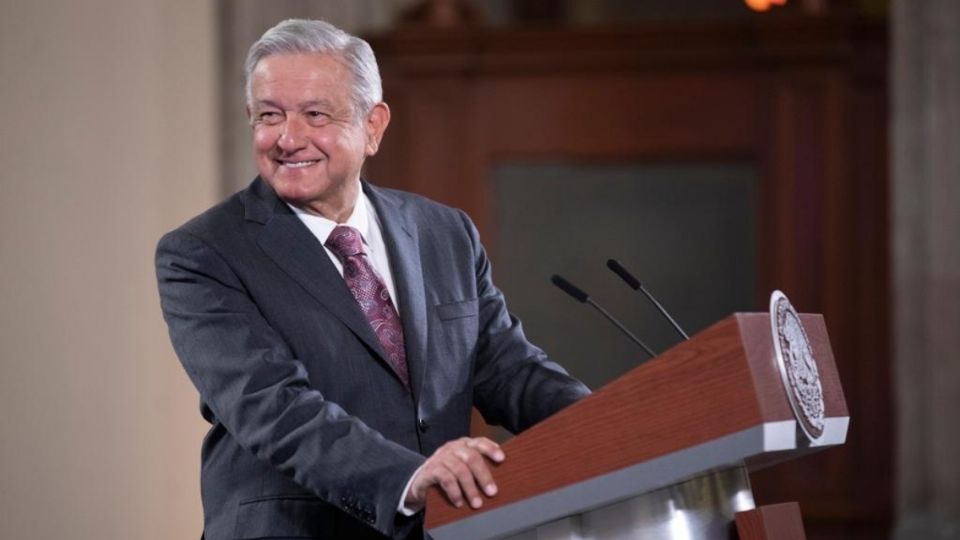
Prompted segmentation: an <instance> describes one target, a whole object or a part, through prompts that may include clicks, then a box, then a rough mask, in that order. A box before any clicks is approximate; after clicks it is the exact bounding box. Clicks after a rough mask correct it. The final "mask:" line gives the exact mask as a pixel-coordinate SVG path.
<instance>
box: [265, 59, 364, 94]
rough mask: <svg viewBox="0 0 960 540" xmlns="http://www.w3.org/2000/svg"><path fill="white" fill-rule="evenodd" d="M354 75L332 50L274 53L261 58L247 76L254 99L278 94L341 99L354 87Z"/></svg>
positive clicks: (350, 92)
mask: <svg viewBox="0 0 960 540" xmlns="http://www.w3.org/2000/svg"><path fill="white" fill-rule="evenodd" d="M353 83H354V80H353V75H352V73H351V72H350V70H349V69H348V68H347V66H346V65H345V64H344V62H343V60H342V59H341V58H340V57H338V56H335V55H331V54H316V53H308V54H302V53H297V54H275V55H271V56H267V57H264V58H262V59H261V60H260V61H259V62H258V63H257V65H256V66H255V67H254V69H253V72H252V73H251V76H250V90H251V96H250V97H251V98H252V100H253V101H259V100H262V99H271V96H272V99H276V98H279V97H285V98H295V97H296V98H299V99H311V100H327V101H340V100H341V99H349V98H350V96H351V94H352V91H353Z"/></svg>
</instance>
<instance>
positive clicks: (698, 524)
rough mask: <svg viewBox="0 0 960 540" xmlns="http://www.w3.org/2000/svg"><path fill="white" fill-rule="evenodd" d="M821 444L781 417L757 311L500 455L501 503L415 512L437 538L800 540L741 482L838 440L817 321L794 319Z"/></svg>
mask: <svg viewBox="0 0 960 540" xmlns="http://www.w3.org/2000/svg"><path fill="white" fill-rule="evenodd" d="M799 319H800V321H801V322H802V326H803V329H804V330H805V333H806V337H807V339H808V341H809V344H810V348H811V349H812V352H813V357H814V358H815V361H816V367H817V370H818V372H819V378H820V384H821V387H822V399H823V413H824V414H823V424H822V434H821V435H820V436H819V437H817V438H815V439H813V440H811V438H808V437H807V435H805V434H804V432H803V431H802V430H801V429H800V423H799V420H798V418H799V417H797V416H795V415H794V412H793V409H792V408H791V403H790V398H789V395H788V391H789V390H788V389H787V388H786V387H785V383H784V378H783V377H784V375H782V373H781V369H780V367H779V366H778V364H777V361H776V346H777V345H776V343H775V340H774V337H773V335H774V334H773V332H772V330H771V319H770V316H769V315H768V314H766V313H739V314H734V315H731V316H729V317H727V318H725V319H723V320H721V321H719V322H717V323H716V324H714V325H713V326H711V327H709V328H707V329H705V330H703V331H702V332H700V333H698V334H697V335H695V336H693V337H691V339H690V340H689V341H685V342H683V343H681V344H679V345H677V346H675V347H673V348H672V349H670V350H669V351H667V352H665V353H664V354H662V355H660V356H658V357H657V358H655V359H654V360H652V361H649V362H647V363H644V364H642V365H640V366H638V367H637V368H635V369H633V370H631V371H630V372H628V373H627V374H626V375H623V376H622V377H620V378H619V379H617V380H615V381H613V382H611V383H609V384H607V385H606V386H604V387H603V388H601V389H599V390H598V391H596V392H595V393H593V394H592V395H591V396H589V397H587V398H585V399H583V400H581V401H580V402H578V403H576V404H574V405H572V406H570V407H568V408H567V409H564V410H563V411H561V412H559V413H557V414H556V415H554V416H552V417H550V418H548V419H547V420H545V421H543V422H541V423H540V424H537V425H536V426H534V427H533V428H531V429H529V430H527V431H525V432H524V433H522V434H520V435H518V436H517V437H515V438H513V439H511V440H510V441H508V442H506V443H505V444H504V445H503V449H504V452H505V453H506V455H507V459H506V461H505V462H504V463H503V464H502V465H499V466H496V469H495V471H494V475H495V477H496V479H497V484H498V486H499V488H500V489H499V494H498V495H497V496H496V497H493V498H492V499H487V500H486V501H485V503H484V506H483V508H481V509H480V510H471V509H469V508H467V507H466V506H464V507H463V508H459V509H458V508H455V507H453V506H452V505H451V504H449V503H448V502H447V500H446V498H445V497H444V496H443V495H442V494H441V493H440V491H439V490H437V489H435V488H434V489H432V490H431V493H430V494H429V497H428V502H427V516H426V528H427V531H428V533H429V534H430V535H431V536H432V537H433V538H434V539H435V540H446V539H456V540H470V539H483V538H509V539H511V540H520V539H523V540H526V539H530V540H533V539H540V540H543V539H547V538H549V539H561V538H562V539H568V538H570V539H574V538H584V539H585V538H590V539H601V538H645V539H647V538H651V539H657V538H670V539H680V538H682V539H699V538H710V539H713V538H741V539H744V540H745V539H760V538H779V539H791V538H804V533H803V526H802V522H801V520H800V515H799V510H798V506H797V505H796V504H795V503H794V504H783V505H772V506H763V507H760V508H756V506H755V504H754V501H753V495H752V492H751V491H750V485H749V477H748V474H749V472H750V471H753V470H756V469H759V468H763V467H766V466H769V465H772V464H775V463H778V462H781V461H784V460H789V459H794V458H796V457H799V456H802V455H805V454H807V453H810V452H813V451H816V450H819V449H821V448H825V447H829V446H834V445H840V444H843V443H844V441H845V440H846V434H847V426H848V423H849V414H848V412H847V406H846V402H845V400H844V397H843V390H842V388H841V386H840V380H839V378H838V376H837V370H836V366H835V364H834V359H833V354H832V352H831V349H830V341H829V338H828V336H827V332H826V328H825V326H824V322H823V318H822V317H821V316H820V315H807V314H804V315H800V316H799Z"/></svg>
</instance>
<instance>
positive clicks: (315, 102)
mask: <svg viewBox="0 0 960 540" xmlns="http://www.w3.org/2000/svg"><path fill="white" fill-rule="evenodd" d="M316 105H319V106H321V107H327V108H329V109H333V108H334V106H333V103H332V102H330V101H329V100H326V99H311V100H310V101H306V102H304V103H301V104H300V107H301V108H305V107H313V106H316Z"/></svg>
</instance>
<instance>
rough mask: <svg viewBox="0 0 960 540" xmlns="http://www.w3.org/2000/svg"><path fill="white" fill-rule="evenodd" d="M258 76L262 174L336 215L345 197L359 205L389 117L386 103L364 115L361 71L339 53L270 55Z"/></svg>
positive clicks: (256, 126)
mask: <svg viewBox="0 0 960 540" xmlns="http://www.w3.org/2000/svg"><path fill="white" fill-rule="evenodd" d="M250 82H251V94H252V95H251V97H252V99H251V102H250V104H249V106H248V109H247V114H248V115H249V117H250V122H251V124H252V126H253V150H254V155H255V160H256V164H257V169H258V170H259V172H260V176H261V177H262V178H263V179H264V180H265V181H266V182H267V183H268V184H270V186H271V187H273V189H274V191H276V192H277V195H279V196H280V198H282V199H284V200H285V201H287V202H289V203H291V204H293V205H295V206H299V207H302V208H306V209H308V210H312V211H314V212H316V213H319V214H321V215H324V216H326V217H328V218H331V219H336V217H335V216H336V215H337V213H338V212H341V213H342V212H343V211H344V209H345V208H344V205H349V210H352V204H353V202H354V201H355V198H356V194H357V193H358V192H359V188H360V183H359V180H360V167H361V166H362V165H363V161H364V159H365V158H366V157H367V156H372V155H373V154H374V153H376V151H377V147H378V145H379V143H380V138H381V136H382V135H383V131H384V129H386V124H387V122H388V121H389V109H387V108H386V105H385V104H382V103H381V104H378V105H377V106H376V107H374V110H373V111H371V112H370V113H369V114H368V115H367V116H366V118H362V119H359V118H358V115H357V114H356V111H355V108H354V105H353V101H352V100H351V95H352V94H351V90H352V86H353V75H352V73H351V72H350V71H349V70H348V69H347V68H346V66H344V65H343V64H342V63H341V61H340V60H339V59H338V58H336V57H334V56H331V55H325V54H284V55H275V56H268V57H266V58H264V59H263V60H261V61H260V62H259V63H258V64H257V67H256V68H255V69H254V71H253V73H252V74H251V80H250ZM348 215H349V214H348Z"/></svg>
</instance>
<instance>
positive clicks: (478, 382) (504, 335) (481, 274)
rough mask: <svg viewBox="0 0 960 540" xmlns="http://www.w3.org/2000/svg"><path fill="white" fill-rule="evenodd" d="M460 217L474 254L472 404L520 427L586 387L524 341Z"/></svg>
mask: <svg viewBox="0 0 960 540" xmlns="http://www.w3.org/2000/svg"><path fill="white" fill-rule="evenodd" d="M461 219H462V220H463V223H464V227H466V230H467V234H468V235H469V237H470V242H471V246H472V249H473V254H474V256H473V259H474V271H475V274H476V280H477V300H478V310H479V316H480V321H479V323H480V325H479V328H480V335H479V336H478V340H477V356H476V364H475V370H474V404H475V405H476V406H477V409H478V410H479V411H480V413H481V414H482V415H483V417H484V419H485V420H486V421H487V422H488V423H491V424H496V425H501V426H503V427H505V428H507V429H509V430H510V431H512V432H514V433H519V432H520V431H523V430H525V429H527V428H528V427H530V426H532V425H534V424H536V423H537V422H539V421H541V420H543V419H545V418H547V417H548V416H550V415H552V414H553V413H555V412H557V411H559V410H560V409H563V408H564V407H566V406H568V405H570V404H572V403H574V402H575V401H577V400H579V399H580V398H582V397H584V396H586V395H588V394H589V393H590V390H589V389H588V388H587V387H586V386H585V385H584V384H583V383H581V382H580V381H578V380H576V379H574V378H573V377H571V376H570V375H568V374H567V372H566V371H565V370H564V369H563V368H562V367H560V366H559V365H558V364H556V363H555V362H553V361H551V360H550V359H549V358H547V355H546V353H544V352H543V351H542V350H541V349H539V348H538V347H536V346H535V345H533V344H532V343H530V342H529V341H527V338H526V336H524V334H523V327H522V325H521V323H520V321H519V320H518V319H517V318H516V317H514V316H513V315H511V314H510V313H509V312H508V311H507V306H506V302H505V300H504V296H503V293H502V292H500V290H499V289H498V288H497V287H496V286H495V285H494V284H493V279H492V277H491V271H490V260H489V259H488V258H487V254H486V252H485V251H484V249H483V246H482V245H481V244H480V239H479V235H478V233H477V230H476V227H474V225H473V223H472V222H471V221H470V219H469V218H468V217H467V216H466V215H465V214H463V213H461Z"/></svg>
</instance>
